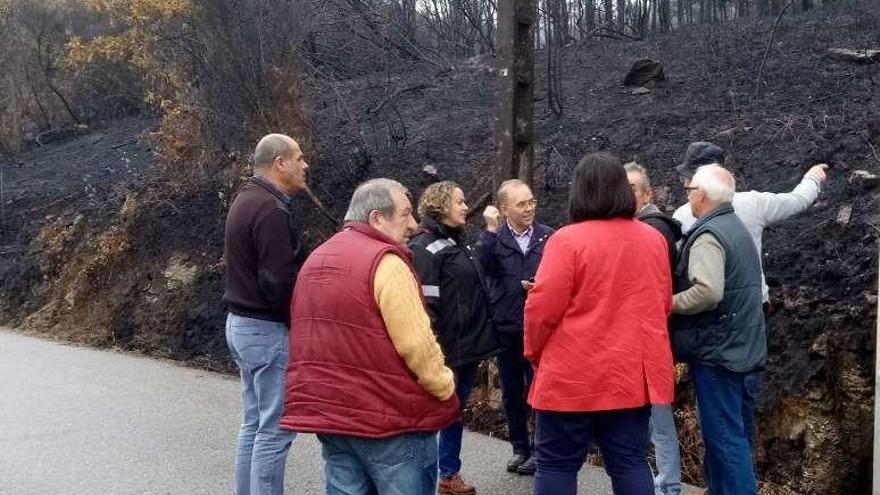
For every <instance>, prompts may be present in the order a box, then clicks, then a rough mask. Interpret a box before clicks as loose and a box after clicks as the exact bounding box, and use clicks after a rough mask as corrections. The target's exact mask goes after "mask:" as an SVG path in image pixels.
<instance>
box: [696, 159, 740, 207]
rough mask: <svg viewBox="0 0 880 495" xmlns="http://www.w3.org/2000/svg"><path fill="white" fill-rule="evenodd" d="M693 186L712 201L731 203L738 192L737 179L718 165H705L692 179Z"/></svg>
mask: <svg viewBox="0 0 880 495" xmlns="http://www.w3.org/2000/svg"><path fill="white" fill-rule="evenodd" d="M691 186H693V187H697V188H699V189H700V190H701V191H703V192H704V193H706V196H708V198H709V200H710V201H713V202H716V203H730V202H731V201H733V193H735V192H736V179H734V178H733V174H731V173H730V172H729V171H728V170H727V169H726V168H724V167H721V166H718V165H714V164H713V165H703V166H702V167H700V168H698V169H697V171H696V172H695V173H694V177H693V178H692V179H691Z"/></svg>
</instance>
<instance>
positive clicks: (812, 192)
mask: <svg viewBox="0 0 880 495" xmlns="http://www.w3.org/2000/svg"><path fill="white" fill-rule="evenodd" d="M724 159H725V153H724V150H723V149H721V147H719V146H716V145H714V144H712V143H707V142H696V143H691V144H690V145H688V147H687V150H686V151H685V153H684V161H683V162H682V163H681V164H680V165H678V166H677V167H676V168H675V169H676V170H677V171H678V173H679V174H680V175H681V176H682V178H683V179H684V182H685V187H687V186H689V185H690V180H691V178H692V177H693V176H694V172H696V170H697V168H699V167H700V166H701V165H709V164H715V165H719V166H724ZM827 172H828V165H826V164H824V163H820V164H818V165H814V166H813V167H812V168H810V170H808V171H807V173H806V174H805V175H804V178H803V179H802V180H801V182H800V184H798V185H797V186H796V187H795V188H794V189H792V190H791V192H787V193H770V192H758V191H745V192H736V193H735V194H734V195H733V209H734V212H735V213H736V216H737V217H739V219H740V220H742V222H743V223H744V224H745V226H746V229H747V230H748V231H749V234H750V235H751V236H752V241H754V243H755V247H756V248H757V249H758V256H759V257H761V256H762V255H763V251H762V250H761V244H762V242H761V236H762V235H763V233H764V228H765V227H769V226H771V225H774V224H776V223H779V222H781V221H783V220H785V219H787V218H789V217H792V216H794V215H797V214H798V213H800V212H802V211H804V210H806V209H807V208H809V207H810V205H812V204H813V203H814V202H815V201H816V198H818V197H819V193H820V192H821V191H822V186H823V185H824V184H825V178H826V176H827ZM672 216H673V218H675V219H676V220H678V221H679V222H681V227H682V232H684V233H685V234H687V233H688V232H689V231H690V229H691V227H693V225H694V223H695V222H696V219H695V218H694V215H693V213H691V207H690V204H689V203H685V204H683V205H682V206H680V207H679V208H678V209H677V210H675V213H674V214H673V215H672ZM761 284H762V295H763V302H764V308H765V311H766V310H767V309H768V303H769V302H770V291H769V288H768V287H767V281H766V278H765V277H764V266H763V260H762V262H761Z"/></svg>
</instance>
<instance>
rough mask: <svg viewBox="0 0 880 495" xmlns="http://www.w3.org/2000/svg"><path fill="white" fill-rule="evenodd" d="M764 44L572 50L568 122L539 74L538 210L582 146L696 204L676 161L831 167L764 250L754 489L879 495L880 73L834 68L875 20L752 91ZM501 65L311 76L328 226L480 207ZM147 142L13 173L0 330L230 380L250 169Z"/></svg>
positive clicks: (716, 41)
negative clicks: (769, 311) (168, 151)
mask: <svg viewBox="0 0 880 495" xmlns="http://www.w3.org/2000/svg"><path fill="white" fill-rule="evenodd" d="M771 27H772V19H765V20H759V21H745V22H743V23H734V24H729V25H724V26H703V27H693V28H684V29H681V30H679V31H678V32H676V33H675V34H674V35H668V36H657V37H655V38H652V39H649V40H643V41H637V42H624V41H617V40H595V41H590V42H587V43H581V44H574V45H570V46H569V47H567V48H566V49H565V50H564V51H563V54H562V61H563V63H562V68H563V70H562V71H561V78H562V83H563V84H562V87H563V102H564V113H563V115H562V116H561V117H559V118H557V117H555V116H553V115H552V114H551V113H550V111H549V109H548V107H547V105H546V99H545V98H544V96H543V91H544V89H543V84H544V81H545V80H546V77H545V74H544V72H545V71H544V69H543V68H544V64H545V61H543V60H542V59H540V57H539V60H538V67H537V70H536V72H537V74H536V75H537V78H538V81H539V88H538V90H537V92H536V100H537V101H536V133H537V136H538V144H537V147H536V159H537V166H538V168H537V176H536V180H535V189H536V194H537V195H538V197H539V199H540V200H541V205H540V214H539V216H540V217H541V220H542V221H543V222H545V223H549V224H551V225H560V224H562V223H564V222H565V220H566V218H565V217H566V213H565V203H566V196H567V190H566V188H567V182H568V177H569V174H570V172H571V170H572V168H573V166H574V165H575V164H576V163H577V160H578V158H579V157H580V156H581V155H582V154H583V153H585V152H588V151H594V150H609V151H613V152H615V153H618V154H619V155H621V156H622V157H623V158H625V159H627V160H630V159H636V160H638V161H639V162H641V163H643V164H645V165H646V166H647V167H648V168H649V170H650V171H651V173H652V179H653V182H654V184H655V187H656V188H657V190H658V196H659V198H658V199H659V202H660V203H661V204H662V205H664V206H666V207H667V208H669V207H672V206H674V205H678V204H680V203H681V202H683V201H684V194H683V193H684V191H683V190H682V189H681V188H680V187H679V185H678V182H677V180H676V178H675V176H674V171H673V166H674V165H675V164H676V163H677V162H678V161H679V159H680V157H681V155H682V153H683V151H684V148H685V146H686V145H687V143H689V142H691V141H695V140H711V141H714V142H716V143H717V144H719V145H722V146H724V147H725V148H726V149H727V150H728V151H729V153H730V155H731V162H730V164H731V168H732V169H733V170H734V172H735V173H736V174H737V179H738V187H739V188H740V189H751V188H754V189H758V190H767V191H787V190H790V189H791V188H793V187H794V186H795V185H796V184H797V182H798V181H799V180H800V177H801V176H802V174H803V173H804V172H805V171H806V169H807V168H808V167H809V166H810V165H812V164H814V163H818V162H827V163H829V164H830V165H831V166H832V169H831V172H830V180H829V182H828V185H827V187H826V190H825V191H824V192H823V194H822V196H821V197H820V199H819V201H818V202H817V204H816V205H814V206H813V207H812V208H811V209H810V211H809V212H807V213H806V214H803V215H801V216H799V217H798V218H795V219H792V220H790V221H788V222H785V223H784V224H782V225H779V226H777V227H774V228H772V229H770V230H768V231H767V232H766V234H765V242H764V249H765V252H764V253H763V255H764V264H765V269H766V272H767V277H768V283H769V284H770V286H771V295H772V297H773V300H774V307H775V313H774V314H773V316H772V317H771V318H770V320H769V326H770V363H769V365H768V368H767V371H766V373H765V376H764V384H763V388H762V390H761V404H760V419H759V423H758V425H759V432H758V435H759V442H758V445H759V447H758V459H759V473H760V477H761V478H762V479H763V480H764V481H765V485H764V490H765V491H767V492H773V491H775V492H781V493H785V492H794V493H804V494H836V493H843V492H855V493H867V487H868V484H869V481H870V468H869V465H870V454H871V428H870V427H869V425H871V424H872V409H873V408H872V402H873V379H872V376H873V362H874V326H875V322H876V307H877V286H876V274H877V271H878V266H877V236H878V232H880V230H878V228H880V215H878V213H877V210H876V200H877V197H878V192H877V190H875V189H870V188H867V187H865V186H864V185H862V184H859V183H850V182H849V181H848V178H849V176H850V174H851V173H852V172H853V171H855V170H867V171H868V172H871V173H878V172H880V157H878V151H877V148H880V66H878V65H877V64H868V65H858V64H852V63H848V62H839V61H833V60H830V59H828V58H826V57H825V53H826V50H827V49H828V48H833V47H848V48H866V47H877V46H878V45H880V9H878V8H877V4H876V2H873V1H857V2H850V3H847V4H841V5H840V6H838V7H834V8H825V9H822V10H819V11H812V13H811V14H810V15H801V16H799V17H792V18H789V19H784V20H783V22H782V23H781V24H780V26H779V27H778V28H777V31H776V34H775V39H774V42H773V44H772V46H771V51H770V54H769V58H768V61H767V64H766V67H765V69H764V73H763V77H762V78H761V81H760V82H759V83H758V84H757V85H756V75H757V72H758V67H759V65H760V62H761V58H762V56H763V54H764V51H765V49H766V46H767V39H768V35H769V32H770V29H771ZM642 58H650V59H653V60H656V61H659V62H661V63H662V64H663V65H664V67H665V73H666V76H667V81H666V82H665V84H662V85H658V86H656V87H654V88H651V91H650V92H648V93H644V94H633V92H632V88H627V87H624V86H622V84H621V82H622V80H623V78H624V76H625V74H626V72H627V70H628V69H629V67H630V66H631V64H632V63H633V61H635V60H637V59H642ZM490 65H491V60H488V59H479V58H477V59H470V60H467V61H462V62H461V63H460V64H459V66H458V67H456V68H455V69H453V70H448V71H445V72H439V73H438V72H437V71H436V70H435V69H433V68H427V67H424V66H422V65H419V64H415V63H414V64H413V65H412V66H400V67H398V68H397V69H396V70H395V71H393V72H391V73H383V74H378V75H375V76H368V77H362V78H359V79H353V80H346V81H338V80H333V81H331V80H328V79H324V78H317V77H311V78H304V79H303V81H304V89H305V94H306V102H305V105H306V107H307V109H308V110H309V114H310V115H311V116H312V121H313V124H314V128H315V134H316V135H317V137H318V138H319V141H318V143H317V145H316V148H317V150H318V151H317V153H316V154H315V156H314V157H312V159H311V165H312V174H311V178H310V183H311V186H312V189H313V190H314V192H315V194H316V195H317V196H318V197H319V198H320V199H321V200H322V201H323V203H324V205H325V206H326V209H327V210H328V211H329V212H330V213H331V215H332V216H335V217H337V218H339V217H342V216H343V214H344V210H345V206H346V203H347V200H348V197H349V195H350V193H351V191H352V189H353V188H354V186H355V185H356V184H357V182H359V181H360V180H363V179H366V178H369V177H377V176H387V177H394V178H397V179H399V180H401V181H402V182H404V183H405V184H406V185H408V186H410V187H411V189H412V190H413V193H414V194H415V195H416V196H417V195H418V193H420V192H421V189H422V188H423V187H424V186H426V185H427V184H429V183H431V182H433V181H434V180H437V179H438V178H443V179H452V180H456V181H459V182H460V183H461V184H462V185H463V187H464V189H465V191H466V192H467V193H468V195H469V197H470V198H471V199H472V200H475V199H477V198H478V197H480V196H482V195H484V194H485V193H486V192H488V191H489V188H490V184H491V166H490V163H491V158H492V112H493V104H492V98H493V93H492V85H493V73H492V71H491V69H490V68H489V67H490ZM153 125H154V120H152V119H150V118H129V119H124V120H118V121H111V122H107V123H105V124H103V125H99V126H96V128H95V129H93V130H91V131H90V132H88V133H85V134H77V135H71V136H66V137H59V140H58V141H57V142H54V143H48V144H45V146H37V147H34V148H32V149H30V150H28V151H26V152H24V153H22V154H19V155H16V156H11V157H10V156H7V157H3V158H2V172H3V198H2V205H3V212H2V229H3V230H2V237H0V239H2V245H0V252H2V259H0V274H2V282H0V316H2V319H3V320H5V321H6V322H11V323H13V324H16V325H19V326H23V327H24V328H26V329H28V330H30V331H34V332H39V333H42V334H45V335H49V336H53V337H57V338H62V339H67V340H72V341H76V342H84V343H88V344H92V345H98V346H115V347H119V348H123V349H129V350H135V351H142V352H146V353H150V354H156V355H162V356H169V357H173V358H176V359H181V360H185V361H189V362H192V363H194V364H198V365H202V366H206V367H211V368H217V369H225V370H229V369H231V365H230V361H229V358H228V354H227V350H226V345H225V341H224V337H223V332H222V325H223V317H224V312H223V308H222V307H221V305H220V297H221V295H222V287H223V271H224V270H223V260H222V241H223V221H224V218H225V213H226V210H227V208H228V204H229V201H230V198H231V197H232V196H233V195H234V191H235V190H236V189H237V187H238V186H239V185H240V184H241V181H242V180H243V178H244V177H246V176H247V169H246V164H245V160H244V159H242V158H241V156H240V155H239V154H236V153H228V152H224V151H221V150H217V153H216V155H217V158H216V160H214V165H211V166H205V167H192V168H187V167H180V166H176V167H169V166H165V165H161V160H160V159H156V158H157V157H156V156H155V155H154V154H153V152H152V151H151V149H150V145H149V144H148V143H149V136H148V133H149V131H150V130H151V129H152V126H153ZM427 165H432V166H433V167H435V168H436V170H437V171H438V173H437V174H436V175H434V174H430V173H427V172H425V171H423V168H424V167H425V166H427ZM296 208H297V211H298V212H302V214H301V217H300V221H301V225H302V228H303V232H304V234H305V236H306V238H307V239H308V240H309V241H310V242H311V243H312V244H316V243H317V242H319V241H320V240H322V239H324V238H326V237H327V236H329V235H330V234H332V232H333V231H334V229H335V228H336V225H335V224H334V223H333V222H331V221H330V220H328V219H327V218H326V216H325V215H323V214H321V213H319V212H318V211H317V209H316V208H315V207H314V206H313V205H312V204H311V203H310V202H309V201H307V200H306V199H305V198H304V197H299V198H297V200H296ZM473 228H474V229H476V228H479V221H478V220H476V221H475V222H474V224H473ZM489 381H490V382H491V380H489ZM686 388H687V384H686V380H685V383H684V384H683V385H682V387H681V390H680V391H679V392H680V393H679V402H680V406H681V408H680V411H679V413H678V419H679V421H680V425H681V427H682V429H683V434H684V435H685V444H684V452H683V455H684V457H685V460H686V463H687V464H688V471H687V473H688V474H689V475H691V476H692V477H694V478H695V477H698V476H699V473H698V469H697V468H696V462H697V461H698V454H697V452H698V448H697V443H696V442H697V440H696V438H697V435H696V432H695V429H694V427H695V421H694V417H693V406H692V403H691V401H690V400H689V399H688V394H687V393H686ZM498 407H499V404H498V403H497V394H496V393H483V394H478V400H477V401H476V402H475V404H474V408H473V411H474V412H479V414H472V415H471V416H470V418H471V421H472V424H473V425H475V426H477V427H480V428H483V429H489V430H492V431H496V432H498V433H501V434H503V428H500V426H501V424H500V423H499V422H498V419H497V418H498V412H497V410H498Z"/></svg>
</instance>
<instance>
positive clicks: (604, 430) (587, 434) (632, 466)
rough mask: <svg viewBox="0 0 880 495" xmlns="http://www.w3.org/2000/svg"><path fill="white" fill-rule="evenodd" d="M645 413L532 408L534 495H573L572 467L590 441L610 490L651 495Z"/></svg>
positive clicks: (577, 467)
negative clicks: (596, 446) (597, 451)
mask: <svg viewBox="0 0 880 495" xmlns="http://www.w3.org/2000/svg"><path fill="white" fill-rule="evenodd" d="M649 415H650V408H649V407H647V406H645V407H640V408H638V409H619V410H614V411H599V412H555V411H535V420H536V423H537V424H536V426H537V429H536V431H535V463H536V465H537V468H538V470H537V472H536V473H535V495H576V494H577V474H578V471H579V470H580V468H581V466H583V464H584V461H585V460H586V457H587V452H588V451H589V450H590V447H591V446H592V444H593V443H594V442H598V444H599V448H601V449H602V459H603V460H604V461H605V471H606V472H607V473H608V476H610V477H611V485H612V488H613V489H614V493H615V494H617V495H652V494H653V493H654V483H653V481H652V480H651V469H650V467H649V466H648V417H649ZM712 495H715V494H714V493H713V494H712Z"/></svg>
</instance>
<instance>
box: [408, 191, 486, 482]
mask: <svg viewBox="0 0 880 495" xmlns="http://www.w3.org/2000/svg"><path fill="white" fill-rule="evenodd" d="M418 209H419V216H420V217H421V224H420V230H419V233H418V234H416V235H415V236H414V237H413V238H412V240H410V243H409V247H410V249H412V252H413V264H414V265H415V268H416V272H417V273H418V275H419V278H420V279H421V282H422V292H423V294H424V296H425V303H426V305H427V307H428V314H429V315H430V317H431V327H432V328H433V329H434V332H435V333H436V334H437V340H438V341H439V342H440V346H441V347H442V348H443V354H444V355H445V356H446V363H447V365H448V366H449V367H450V368H452V370H453V372H454V373H455V393H456V395H457V396H458V400H459V401H460V403H461V407H462V408H465V407H466V406H467V402H468V397H469V396H470V393H471V390H472V389H473V386H474V379H475V378H476V373H477V366H478V365H479V364H480V361H481V360H483V359H485V358H487V357H489V356H492V355H494V354H496V353H497V352H498V351H499V344H498V341H497V340H496V336H495V328H494V326H493V323H492V318H491V315H490V309H489V295H488V290H487V289H486V283H485V279H484V276H483V271H482V268H481V267H480V263H479V261H478V260H477V257H476V255H475V254H474V253H473V252H472V251H471V249H470V247H469V246H467V245H465V244H464V240H463V239H462V229H463V227H464V226H465V224H466V223H467V213H468V211H469V208H468V204H467V201H466V200H465V197H464V192H463V191H462V190H461V188H460V187H459V186H458V184H456V183H454V182H451V181H443V182H438V183H436V184H432V185H430V186H428V188H427V189H425V192H424V193H422V197H421V198H420V199H419V207H418ZM463 430H464V426H463V425H462V423H461V422H460V421H459V422H458V423H455V424H454V425H452V426H450V427H448V428H446V429H444V430H442V431H441V432H440V485H439V488H438V493H442V494H449V495H472V494H474V493H476V489H475V488H474V487H473V486H471V485H469V484H468V483H467V482H465V481H464V479H463V478H462V477H461V474H460V471H461V455H460V454H461V438H462V433H463Z"/></svg>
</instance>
